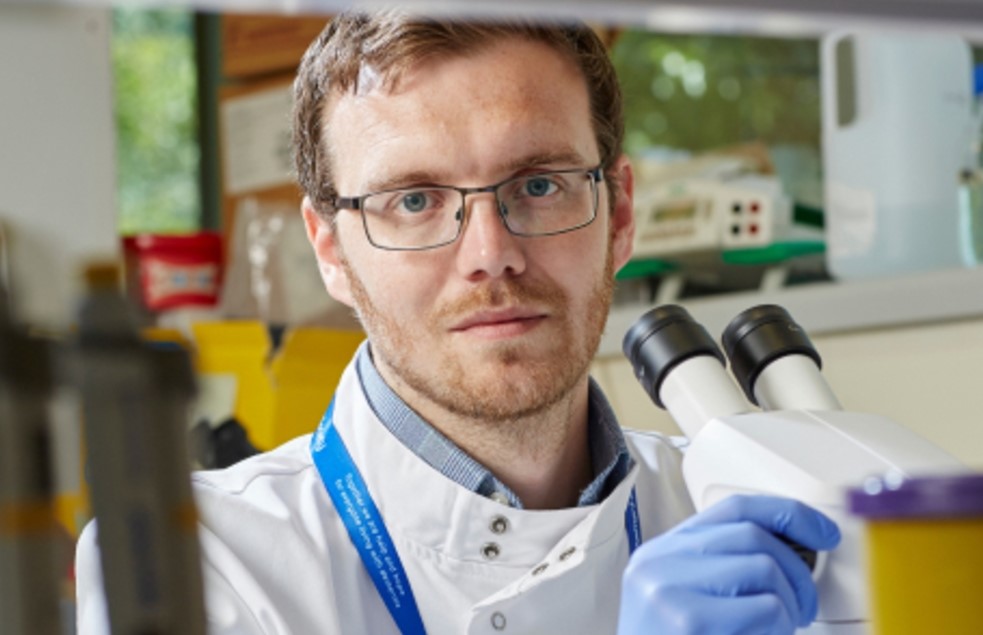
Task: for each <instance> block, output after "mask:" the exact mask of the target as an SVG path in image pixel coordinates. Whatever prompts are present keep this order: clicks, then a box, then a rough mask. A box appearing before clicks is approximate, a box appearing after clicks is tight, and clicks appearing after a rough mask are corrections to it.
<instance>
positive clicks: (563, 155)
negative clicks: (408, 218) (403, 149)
mask: <svg viewBox="0 0 983 635" xmlns="http://www.w3.org/2000/svg"><path fill="white" fill-rule="evenodd" d="M582 163H584V157H583V156H582V155H581V154H580V153H579V152H576V151H575V150H573V148H561V149H559V150H548V151H545V152H534V153H531V154H528V155H523V156H520V157H518V158H515V159H512V160H510V161H508V162H507V163H505V164H503V168H502V170H503V171H504V172H507V173H508V174H509V175H514V174H517V173H518V172H521V171H522V170H528V169H530V168H542V167H544V166H558V167H581V164H582ZM584 167H594V166H593V165H591V166H584ZM505 178H508V177H505ZM420 185H439V186H449V185H452V184H450V183H446V182H445V181H444V179H443V178H442V177H441V176H440V175H439V174H438V173H437V172H433V171H430V170H412V171H410V172H399V173H396V174H393V175H391V176H387V177H385V178H381V179H372V180H370V181H369V182H368V183H366V184H365V187H364V190H365V193H373V192H385V191H387V190H394V189H402V188H406V187H415V186H420Z"/></svg>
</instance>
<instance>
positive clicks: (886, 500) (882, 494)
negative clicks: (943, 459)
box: [847, 473, 983, 519]
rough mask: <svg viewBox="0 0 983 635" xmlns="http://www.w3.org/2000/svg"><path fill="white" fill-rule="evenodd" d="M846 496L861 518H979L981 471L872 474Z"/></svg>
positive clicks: (982, 512) (982, 494)
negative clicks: (931, 473)
mask: <svg viewBox="0 0 983 635" xmlns="http://www.w3.org/2000/svg"><path fill="white" fill-rule="evenodd" d="M847 499H848V506H849V509H850V511H851V512H852V513H853V514H854V515H855V516H861V517H864V518H965V517H974V516H978V517H980V518H981V519H983V473H967V474H960V475H946V476H930V477H918V478H902V477H899V476H898V475H890V474H889V475H886V476H883V477H872V478H869V479H867V481H866V482H865V483H864V485H863V487H857V488H854V489H851V490H850V491H849V492H848V494H847Z"/></svg>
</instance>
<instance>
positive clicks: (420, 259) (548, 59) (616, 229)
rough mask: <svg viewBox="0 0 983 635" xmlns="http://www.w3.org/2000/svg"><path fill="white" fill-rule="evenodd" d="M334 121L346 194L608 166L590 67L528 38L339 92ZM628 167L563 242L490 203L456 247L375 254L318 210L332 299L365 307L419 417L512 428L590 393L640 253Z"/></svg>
mask: <svg viewBox="0 0 983 635" xmlns="http://www.w3.org/2000/svg"><path fill="white" fill-rule="evenodd" d="M328 123H329V125H328V130H329V131H330V132H329V135H330V136H329V138H328V141H329V144H330V150H331V155H332V160H333V165H334V169H335V185H336V188H337V191H338V192H339V193H340V194H341V195H343V196H357V195H361V194H366V193H370V192H374V191H378V190H380V189H391V188H394V187H402V186H415V185H435V184H438V185H457V186H461V187H474V186H484V185H487V184H489V183H497V182H499V181H501V180H503V179H506V178H509V177H512V176H516V175H520V174H524V173H529V172H534V171H537V170H538V171H542V170H549V169H567V168H584V169H588V168H593V167H595V166H596V165H597V164H598V162H599V154H598V148H597V144H596V141H595V137H594V132H593V130H592V127H591V123H590V110H589V103H588V95H587V88H586V85H585V83H584V80H583V79H582V76H581V75H580V73H579V71H578V70H577V69H576V67H575V66H574V65H573V64H572V63H571V62H570V61H569V60H567V59H565V58H564V57H562V56H561V55H560V54H558V53H556V52H554V51H553V50H552V49H550V48H548V47H546V46H545V45H542V44H538V43H532V42H527V41H524V40H521V39H509V40H506V41H502V42H499V43H497V44H495V45H493V46H491V47H489V48H487V49H484V50H482V51H481V52H479V53H476V54H473V55H471V56H468V57H463V58H452V59H446V60H438V61H430V62H427V63H426V64H424V65H422V66H420V67H418V68H416V69H415V70H414V71H412V72H410V73H409V74H407V75H406V76H404V78H403V79H402V80H401V82H400V84H399V85H398V87H397V88H396V89H395V90H394V91H386V90H382V89H374V90H368V91H363V92H362V93H361V94H358V95H351V94H347V95H344V96H341V97H339V98H338V99H337V100H336V101H335V103H334V105H333V108H332V109H331V111H330V114H329V122H328ZM618 171H619V174H620V175H621V178H622V180H623V184H622V185H621V186H620V187H619V186H616V185H612V184H610V183H606V182H605V183H602V184H600V185H599V187H600V195H599V201H600V202H599V209H598V215H597V218H596V219H595V220H594V222H593V223H592V224H590V225H588V226H587V227H584V228H582V229H579V230H576V231H572V232H569V233H566V234H561V235H556V236H543V237H518V236H513V235H511V234H509V233H508V231H507V229H506V228H505V226H504V225H503V223H502V221H501V219H500V217H499V216H498V214H497V211H496V209H495V205H494V200H493V198H492V196H491V195H490V194H479V195H471V196H469V197H468V198H467V212H466V219H467V220H466V225H465V227H464V229H463V232H462V234H461V236H460V237H459V238H458V240H457V241H456V242H454V243H452V244H451V245H447V246H444V247H439V248H436V249H432V250H428V251H416V252H412V251H410V252H396V251H384V250H380V249H377V248H375V247H373V246H372V245H370V244H369V242H368V240H367V238H366V236H365V234H364V232H363V229H362V225H361V220H360V217H359V213H358V212H356V211H352V210H340V211H339V212H338V217H337V223H336V226H335V228H334V229H333V230H332V228H331V227H330V226H329V224H328V223H326V222H325V221H323V220H321V219H320V218H319V217H318V216H317V215H316V214H315V213H314V212H313V210H311V209H310V207H309V206H305V218H306V221H307V226H308V232H309V235H310V237H311V240H312V243H313V244H314V247H315V250H316V252H317V255H318V260H319V263H320V267H321V271H322V275H323V277H324V279H325V283H326V286H327V287H328V290H329V291H330V292H331V294H332V295H333V296H334V297H335V298H337V299H338V300H340V301H342V302H345V303H347V304H350V305H353V306H354V307H355V308H356V311H357V312H358V314H359V316H360V318H361V320H362V322H363V325H364V327H365V330H366V332H367V334H368V337H369V340H370V341H371V342H372V346H373V353H374V359H375V362H376V365H377V366H378V368H379V370H380V372H381V373H382V375H383V376H384V377H385V378H386V380H387V381H388V382H389V383H390V385H392V386H393V388H394V389H395V390H396V391H397V392H398V393H399V394H400V395H401V396H402V397H403V398H404V399H406V401H407V402H408V403H409V404H410V405H411V406H412V407H416V408H417V409H418V410H423V411H432V410H433V408H434V407H437V408H438V409H443V410H447V411H450V412H452V413H455V414H459V415H465V416H471V417H476V418H479V419H485V420H496V419H502V418H516V417H520V416H525V415H530V414H535V413H537V412H539V411H542V410H543V409H544V408H545V407H548V406H550V405H552V404H554V403H557V402H558V401H559V400H560V399H562V398H563V397H564V396H565V395H568V394H570V391H571V390H573V389H575V388H576V387H577V386H582V385H583V382H585V381H586V372H587V368H588V366H589V364H590V360H591V358H592V357H593V355H594V353H595V351H596V349H597V345H598V342H599V339H600V336H601V332H602V330H603V326H604V322H605V319H606V316H607V311H608V308H609V304H610V296H611V284H612V282H611V281H612V277H613V271H614V270H615V269H616V268H617V267H620V266H621V265H622V264H624V262H625V261H626V260H627V258H628V256H629V252H630V245H631V236H632V231H633V224H632V215H631V200H630V192H631V169H630V166H628V164H627V161H626V160H624V159H621V160H619V163H618ZM611 187H615V188H616V192H615V193H616V197H615V199H616V203H615V209H614V211H613V213H612V211H611V209H610V205H609V197H608V192H609V188H611Z"/></svg>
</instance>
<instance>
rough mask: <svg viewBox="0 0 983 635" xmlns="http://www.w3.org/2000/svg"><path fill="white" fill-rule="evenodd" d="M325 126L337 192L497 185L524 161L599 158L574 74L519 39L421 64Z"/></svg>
mask: <svg viewBox="0 0 983 635" xmlns="http://www.w3.org/2000/svg"><path fill="white" fill-rule="evenodd" d="M366 74H368V75H371V73H370V72H369V71H366ZM325 117H326V124H327V125H326V130H327V141H328V145H329V148H328V150H329V152H330V154H331V157H332V161H333V165H334V167H335V170H334V172H335V181H336V186H337V188H338V190H339V191H340V192H352V191H354V190H353V189H351V188H359V187H364V186H365V185H367V184H370V183H372V182H373V180H374V179H378V178H380V175H383V174H386V175H389V174H392V173H400V172H405V171H408V170H416V171H421V170H422V171H426V172H428V173H434V174H435V175H439V176H441V178H443V179H444V180H447V179H460V178H467V176H468V175H474V178H479V175H489V176H491V175H492V173H496V172H498V174H495V175H494V178H497V177H499V176H503V174H501V172H502V171H503V170H506V169H507V168H506V166H508V165H511V164H512V163H514V162H515V161H517V160H519V159H521V157H522V156H524V155H529V156H533V155H547V154H558V153H559V154H562V153H566V154H569V155H573V157H575V158H579V161H578V162H582V163H584V164H585V165H586V164H587V163H590V162H594V161H596V160H597V158H598V156H597V155H598V150H597V146H596V141H595V139H594V134H593V126H592V124H591V118H590V104H589V97H588V91H587V86H586V81H585V79H584V77H583V74H582V73H581V71H580V69H579V68H578V67H577V66H576V64H575V63H574V62H573V60H571V59H570V58H569V57H568V56H567V55H566V54H564V53H561V52H559V51H557V50H555V49H553V48H552V47H550V46H548V45H546V44H543V43H540V42H534V41H530V40H525V39H520V38H518V37H516V38H506V39H503V40H501V41H496V42H494V43H491V44H489V45H487V46H484V47H482V48H481V49H479V50H477V51H475V52H471V53H468V54H467V55H458V56H451V57H446V56H445V57H440V58H436V59H428V60H425V61H424V62H422V63H420V64H418V65H417V66H416V67H413V68H411V69H408V70H407V72H405V73H404V74H403V75H402V76H401V77H400V79H399V81H398V82H397V83H395V84H394V85H392V86H385V85H383V84H376V87H374V88H372V89H371V90H361V91H359V92H358V93H346V94H344V95H340V96H335V97H334V99H333V100H332V104H331V106H330V108H329V110H328V111H327V112H326V114H325ZM447 182H450V181H449V180H448V181H447Z"/></svg>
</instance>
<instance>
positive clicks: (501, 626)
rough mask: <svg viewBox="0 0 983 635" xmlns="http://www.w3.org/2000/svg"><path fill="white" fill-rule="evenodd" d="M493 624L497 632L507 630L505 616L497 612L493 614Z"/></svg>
mask: <svg viewBox="0 0 983 635" xmlns="http://www.w3.org/2000/svg"><path fill="white" fill-rule="evenodd" d="M491 623H492V628H494V629H495V630H496V631H504V630H505V616H504V615H502V614H501V613H499V612H497V611H496V612H495V613H492V616H491Z"/></svg>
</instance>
